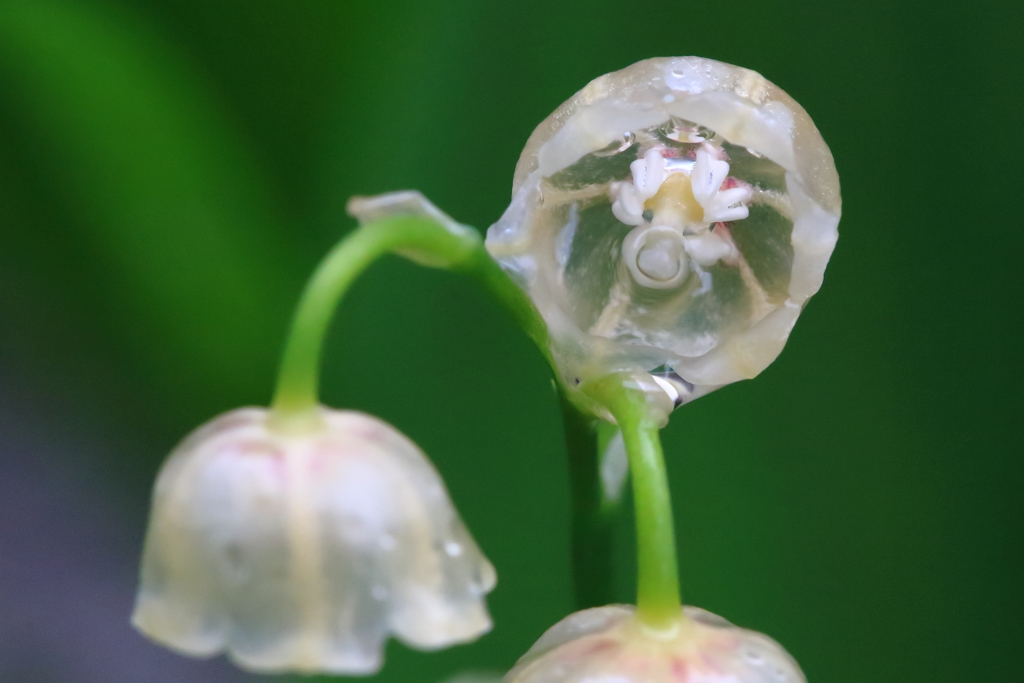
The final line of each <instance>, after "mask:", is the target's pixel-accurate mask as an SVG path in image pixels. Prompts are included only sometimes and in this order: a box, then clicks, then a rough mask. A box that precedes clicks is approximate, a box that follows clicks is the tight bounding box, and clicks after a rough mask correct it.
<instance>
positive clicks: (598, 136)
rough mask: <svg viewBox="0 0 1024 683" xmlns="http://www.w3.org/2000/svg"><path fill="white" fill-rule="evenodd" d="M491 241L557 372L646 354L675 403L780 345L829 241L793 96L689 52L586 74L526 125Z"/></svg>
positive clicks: (740, 371)
mask: <svg viewBox="0 0 1024 683" xmlns="http://www.w3.org/2000/svg"><path fill="white" fill-rule="evenodd" d="M512 193H513V194H512V203H511V205H510V206H509V208H508V210H507V211H506V212H505V214H504V215H503V216H502V217H501V220H499V221H498V222H497V223H496V224H494V225H493V226H491V228H490V230H488V232H487V248H488V250H489V251H490V252H491V254H492V255H493V256H494V257H495V258H496V259H497V260H498V261H499V262H500V263H501V265H502V266H503V267H504V268H505V270H506V271H508V272H509V273H510V274H511V275H512V277H513V278H514V279H515V280H516V281H517V282H518V283H519V285H520V286H521V287H522V288H523V289H524V290H525V291H526V292H527V293H528V294H529V295H530V297H531V299H532V300H533V301H534V303H535V305H536V306H537V308H538V309H539V311H540V313H541V315H542V316H543V317H544V319H545V321H546V322H547V324H548V326H549V328H550V331H551V335H552V338H553V349H552V350H553V353H554V356H555V362H556V364H557V365H558V369H559V372H560V374H561V376H562V380H563V383H564V384H565V385H566V386H568V387H572V386H575V385H576V384H579V383H580V382H583V381H585V380H587V379H590V378H594V377H598V376H601V375H604V374H608V373H610V372H632V371H644V372H651V373H654V374H655V375H656V376H660V377H661V378H662V379H664V380H666V381H670V382H671V383H672V384H673V390H672V391H671V392H669V393H670V394H673V393H674V394H676V395H677V396H676V402H677V403H684V402H686V401H688V400H692V399H693V398H696V397H698V396H701V395H703V394H705V393H707V392H709V391H711V390H713V389H715V388H717V387H720V386H722V385H725V384H729V383H731V382H735V381H737V380H740V379H746V378H750V377H754V376H755V375H757V374H758V373H759V372H761V371H762V370H763V369H764V368H765V367H767V366H768V364H769V363H771V362H772V361H773V360H774V359H775V358H776V356H778V354H779V353H780V351H781V350H782V347H783V345H784V344H785V342H786V339H787V338H788V336H789V333H790V330H791V329H792V327H793V324H794V323H795V322H796V319H797V316H798V315H799V314H800V311H801V310H802V308H803V306H804V304H805V303H806V302H807V300H808V298H809V297H810V296H811V295H813V294H814V293H815V292H817V291H818V288H819V287H820V286H821V282H822V277H823V274H824V271H825V266H826V264H827V263H828V260H829V256H830V255H831V254H832V249H833V247H834V246H835V243H836V238H837V230H836V228H837V225H838V222H839V214H840V198H839V178H838V176H837V175H836V170H835V166H834V163H833V161H832V155H831V153H830V152H829V149H828V146H827V145H826V144H825V142H824V141H823V140H822V138H821V135H820V134H819V133H818V130H817V129H816V128H815V126H814V123H813V122H812V121H811V119H810V117H809V116H808V115H807V113H806V112H805V111H804V110H803V109H802V108H801V107H800V105H799V104H797V103H796V102H794V101H793V99H792V98H791V97H789V96H788V95H787V94H786V93H784V92H783V91H782V90H780V89H779V88H778V87H776V86H775V85H773V84H771V83H769V82H768V81H767V80H765V79H764V78H763V77H761V76H760V75H759V74H756V73H754V72H753V71H749V70H747V69H742V68H739V67H736V66H731V65H729V64H723V63H721V62H716V61H714V60H710V59H702V58H699V57H677V58H664V59H649V60H646V61H643V62H639V63H637V64H634V65H633V66H630V67H628V68H626V69H623V70H622V71H617V72H615V73H611V74H607V75H605V76H601V77H600V78H597V79H596V80H594V81H593V82H591V83H590V84H589V85H587V87H585V88H584V89H583V90H581V91H580V92H578V93H577V94H576V95H575V96H574V97H572V98H571V99H570V100H568V101H567V102H566V103H565V104H563V105H562V106H561V107H559V108H558V109H557V110H556V111H555V112H554V113H553V114H551V116H549V117H548V118H547V119H546V120H545V121H544V122H543V123H541V124H540V125H539V126H538V127H537V129H536V130H535V131H534V132H533V135H532V136H531V137H530V139H529V141H528V142H527V143H526V148H525V149H524V150H523V153H522V156H521V157H520V158H519V164H518V166H517V167H516V174H515V180H514V183H513V186H512Z"/></svg>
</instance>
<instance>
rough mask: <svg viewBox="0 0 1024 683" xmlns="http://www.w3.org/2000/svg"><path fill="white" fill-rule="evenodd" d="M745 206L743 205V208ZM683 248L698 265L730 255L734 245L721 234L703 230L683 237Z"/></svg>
mask: <svg viewBox="0 0 1024 683" xmlns="http://www.w3.org/2000/svg"><path fill="white" fill-rule="evenodd" d="M745 209H746V207H744V210H745ZM683 248H684V249H686V253H687V254H689V255H690V258H691V259H693V262H694V263H696V264H697V265H699V266H705V267H707V266H712V265H714V264H716V263H718V261H719V260H720V259H724V258H728V257H730V256H732V254H733V251H734V250H735V247H733V246H732V244H731V243H730V242H729V241H728V240H726V239H724V238H723V237H722V236H721V235H718V234H715V233H713V232H705V233H703V234H700V235H692V236H689V237H684V238H683Z"/></svg>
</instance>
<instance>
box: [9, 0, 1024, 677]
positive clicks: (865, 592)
mask: <svg viewBox="0 0 1024 683" xmlns="http://www.w3.org/2000/svg"><path fill="white" fill-rule="evenodd" d="M1022 29H1024V16H1022V10H1021V8H1020V6H1019V5H1018V4H1016V3H1008V2H1007V3H995V2H992V3H986V2H980V3H968V2H966V1H964V2H960V3H952V2H950V3H927V2H899V3H894V2H882V1H877V0H876V1H868V2H847V3H823V2H815V1H812V0H793V1H790V2H771V1H769V2H746V1H738V2H733V3H720V4H714V5H708V4H696V3H680V2H660V1H652V2H647V3H643V4H630V3H622V2H609V1H607V0H588V1H583V0H572V1H566V2H555V1H554V0H547V1H545V2H539V1H533V2H518V3H487V2H474V1H472V0H449V1H445V2H434V3H416V2H386V3H385V2H378V3H373V2H345V1H342V0H330V1H328V0H306V1H304V2H296V3H285V2H269V1H258V0H249V1H247V2H239V1H237V0H236V1H234V2H232V1H229V0H148V1H143V0H136V1H132V2H130V1H127V0H125V1H124V2H117V3H115V2H99V1H96V0H74V1H70V0H69V1H68V2H59V1H57V0H0V518H2V521H0V680H2V681H20V682H27V683H35V682H39V683H43V682H50V681H76V682H78V681H81V682H85V683H92V682H93V681H96V682H99V681H104V682H110V681H117V682H120V681H136V680H146V681H154V682H159V681H163V680H168V681H170V680H189V681H241V680H255V678H254V677H249V676H247V675H245V674H241V673H239V672H237V671H235V670H234V669H232V668H231V667H230V666H228V665H227V664H225V663H224V662H223V661H222V660H213V661H209V662H192V661H189V660H185V659H182V658H178V657H176V656H174V655H172V654H169V653H166V652H164V651H163V650H161V649H159V648H157V647H155V646H153V645H150V644H149V643H147V642H146V641H145V640H144V639H143V638H142V637H141V636H139V635H137V634H136V633H135V632H134V631H132V630H131V629H130V627H128V625H127V618H128V613H129V611H130V607H131V599H132V594H133V591H134V575H135V571H136V565H137V561H138V554H139V550H140V548H141V540H142V534H143V529H144V524H145V518H146V514H147V505H148V496H149V489H150V486H151V482H152V480H153V477H154V475H155V473H156V471H157V468H158V467H159V465H160V462H161V460H162V458H163V457H164V456H165V454H166V453H167V452H168V451H169V450H170V448H171V447H172V446H173V445H174V444H175V442H176V441H177V440H178V439H179V438H180V437H181V436H183V435H184V434H185V433H186V432H187V431H189V430H190V429H192V428H193V427H194V426H196V425H198V424H199V423H201V422H203V421H205V420H207V419H208V418H210V417H211V416H213V415H214V414H216V413H219V412H221V411H224V410H227V409H230V408H232V407H235V406H239V405H243V404H261V403H263V404H265V403H266V402H267V401H268V400H269V396H270V391H271V383H272V379H273V374H274V371H275V369H276V362H277V355H278V353H279V351H280V347H281V344H282V341H283V333H284V330H285V327H286V325H287V322H288V317H289V313H290V309H291V306H292V304H293V303H294V302H295V300H296V298H297V296H298V294H299V291H300V289H301V286H302V283H303V281H304V279H305V277H306V276H307V274H308V272H309V271H310V269H311V268H312V267H313V266H314V264H315V263H316V261H317V260H318V259H319V257H320V256H321V255H322V254H323V253H324V252H325V250H326V249H327V248H328V247H329V246H330V245H331V244H333V243H334V242H335V241H336V240H337V239H338V238H339V236H341V235H342V234H344V233H345V232H346V231H348V230H350V229H351V226H352V223H351V221H350V220H349V219H347V218H346V217H345V215H344V204H345V200H346V199H347V198H348V197H349V196H350V195H353V194H371V193H378V192H383V191H388V190H395V189H403V188H417V189H419V190H421V191H423V192H424V193H425V194H426V195H427V196H428V197H430V198H431V199H432V200H433V201H434V202H435V203H437V204H438V205H439V206H440V207H442V208H443V209H444V210H445V211H447V212H448V213H450V214H451V215H452V216H454V217H455V218H456V219H458V220H460V221H463V222H466V223H470V224H473V225H476V226H479V227H480V228H481V229H484V228H486V227H487V226H488V225H489V224H490V223H491V222H493V221H494V220H496V219H497V217H498V216H499V215H500V213H501V212H502V211H503V209H504V208H505V206H506V204H507V202H508V199H509V196H510V188H511V179H512V171H513V168H514V166H515V162H516V159H517V158H518V155H519V152H520V150H521V148H522V146H523V144H525V142H526V138H527V137H528V135H529V134H530V132H531V130H532V129H533V127H534V126H535V125H536V124H537V123H539V122H540V121H541V120H542V119H543V118H544V117H545V116H547V114H548V113H549V112H551V111H552V110H553V109H554V108H555V107H557V106H558V105H559V104H560V103H561V102H562V101H563V100H565V99H566V98H568V97H569V96H570V95H572V94H573V93H574V92H575V91H576V90H578V89H579V88H581V87H582V86H583V85H585V84H586V83H587V82H588V81H589V80H590V79H592V78H594V77H596V76H598V75H600V74H602V73H605V72H608V71H612V70H616V69H619V68H622V67H624V66H626V65H628V64H631V63H633V62H635V61H638V60H640V59H644V58H647V57H652V56H667V55H689V54H694V55H702V56H705V57H712V58H715V59H720V60H723V61H726V62H731V63H734V64H739V65H743V66H746V67H749V68H752V69H755V70H757V71H760V72H761V73H763V74H764V75H765V76H766V77H768V78H769V79H770V80H772V81H774V82H775V83H777V84H778V85H780V86H781V87H783V88H784V89H785V90H787V91H788V92H789V93H790V94H791V95H792V96H793V97H794V98H796V99H797V101H799V102H800V103H801V104H802V105H803V106H804V107H805V108H806V109H807V111H808V112H809V113H810V114H811V116H812V117H813V118H814V120H815V122H816V123H817V125H818V127H819V129H820V130H821V132H822V134H823V136H824V138H825V140H826V141H827V142H828V143H829V145H830V146H831V148H832V151H833V154H834V155H835V159H836V164H837V166H838V169H839V173H840V178H841V180H842V186H843V199H844V215H843V220H842V223H841V224H840V235H841V238H840V240H839V244H838V247H837V249H836V252H835V254H834V256H833V258H832V262H831V265H830V267H829V270H828V272H827V275H826V278H825V286H824V288H823V289H822V291H821V293H820V294H819V295H818V296H817V297H816V298H815V299H814V301H813V302H812V303H811V304H810V306H809V307H808V309H807V310H806V312H805V314H804V316H803V317H802V318H801V321H800V323H799V324H798V325H797V327H796V330H795V331H794V334H793V336H792V338H791V341H790V343H789V345H788V347H787V349H786V350H785V352H784V353H783V354H782V356H781V357H780V358H779V360H778V361H777V362H776V363H775V364H774V365H773V366H772V367H770V368H769V369H768V370H767V371H765V372H764V373H763V374H762V376H761V377H759V378H758V379H757V380H755V381H752V382H745V383H741V384H738V385H734V386H731V387H728V388H726V389H723V390H721V391H719V392H717V393H715V394H712V395H710V396H708V397H706V398H703V399H701V400H700V401H698V402H696V403H694V404H692V405H690V406H687V407H686V408H684V409H683V410H681V411H679V412H677V413H676V414H675V416H673V419H672V423H671V425H670V426H669V427H668V428H667V429H666V430H665V433H664V438H665V450H666V454H667V457H668V460H669V469H670V475H671V478H672V485H673V493H674V497H675V504H676V515H677V523H678V532H679V536H680V547H681V563H682V571H683V590H684V594H685V598H686V601H687V602H688V603H690V604H696V605H699V606H702V607H705V608H707V609H710V610H712V611H714V612H716V613H718V614H721V615H723V616H725V617H726V618H728V619H730V620H732V621H734V622H735V623H738V624H740V625H743V626H747V627H751V628H755V629H758V630H761V631H764V632H766V633H769V634H770V635H772V636H773V637H775V638H776V639H778V640H779V641H780V642H782V643H783V644H784V645H785V646H786V648H787V649H788V650H789V651H790V652H791V653H792V654H793V655H794V656H795V657H796V658H797V659H798V661H799V662H800V663H801V665H802V667H803V668H804V670H805V672H806V674H807V676H808V679H809V680H810V681H811V682H812V683H814V682H821V683H823V682H825V681H830V682H832V683H844V682H850V683H853V682H860V681H867V680H870V681H880V682H881V681H885V682H890V681H891V682H901V683H909V682H911V681H915V682H916V681H920V682H928V683H947V682H948V683H953V682H960V683H962V682H963V681H972V680H991V681H1017V680H1024V657H1022V656H1021V653H1020V647H1021V645H1020V644H1021V642H1024V621H1022V618H1021V614H1022V609H1024V600H1022V592H1024V591H1022V587H1021V581H1022V579H1024V553H1022V520H1024V504H1022V501H1021V498H1022V495H1024V494H1022V491H1024V465H1022V455H1024V448H1022V440H1021V437H1020V434H1021V432H1020V427H1019V422H1020V419H1021V418H1020V414H1021V408H1022V407H1024V406H1022V401H1021V399H1020V388H1019V382H1020V379H1021V360H1020V358H1021V352H1020V350H1019V347H1020V336H1019V334H1020V331H1021V329H1022V325H1021V322H1022V320H1021V318H1022V299H1021V294H1022V291H1021V289H1022V288H1021V285H1020V283H1021V274H1020V270H1021V266H1020V263H1019V261H1020V259H1021V258H1022V254H1024V237H1022V226H1021V221H1020V220H1019V217H1018V215H1019V211H1020V208H1019V204H1020V202H1019V200H1018V195H1019V193H1020V188H1021V181H1022V178H1021V172H1020V167H1021V155H1022V154H1024V144H1022V142H1024V141H1022V124H1021V121H1022V109H1024V69H1022V64H1024V54H1022V50H1021V49H1020V43H1021V40H1020V35H1021V31H1022ZM325 373H326V374H325V380H324V395H325V399H326V402H328V403H329V404H331V405H334V406H339V407H341V406H343V407H354V408H358V409H362V410H365V411H369V412H372V413H375V414H377V415H380V416H381V417H383V418H384V419H386V420H388V421H390V422H391V423H393V424H395V425H396V426H397V427H399V428H400V429H401V430H403V431H404V432H405V433H406V434H408V435H409V436H410V437H412V438H413V439H414V440H415V441H417V442H418V443H419V444H420V445H422V446H423V447H424V449H425V450H426V451H427V453H429V454H430V455H431V456H432V458H433V459H434V461H435V462H436V464H437V466H438V468H439V469H440V470H441V472H442V474H443V475H444V477H445V479H446V481H447V483H448V485H449V488H450V490H451V493H452V496H453V498H454V500H455V502H456V504H457V505H458V507H459V509H460V511H461V512H462V514H463V517H464V518H465V520H466V522H467V523H468V525H469V526H470V528H471V530H472V531H473V533H474V535H475V537H476V539H477V540H478V542H479V543H480V544H481V546H482V547H483V549H484V550H485V552H486V553H487V554H488V555H489V556H490V558H491V560H492V561H493V562H494V563H495V565H496V566H497V569H498V573H499V583H498V588H497V589H496V591H495V592H494V593H493V595H492V596H491V598H490V606H491V608H492V613H493V616H494V618H495V622H496V627H495V629H494V631H493V632H492V633H491V634H489V635H487V636H485V637H484V638H483V639H481V640H480V641H479V642H478V643H476V644H474V645H471V646H465V647H458V648H454V649H451V650H447V651H444V652H441V653H435V654H423V653H418V652H412V651H409V650H407V649H406V648H404V647H403V646H400V645H397V644H394V643H392V644H391V645H390V646H389V649H388V661H387V664H386V666H385V668H384V670H383V672H382V673H381V674H380V675H379V676H378V677H377V680H380V681H382V682H383V681H388V682H391V681H395V682H397V681H423V682H424V683H434V682H435V681H441V680H444V679H445V678H446V677H448V676H449V675H452V674H453V673H455V672H457V671H461V670H466V669H477V670H480V669H490V670H498V671H504V670H506V669H507V668H508V667H509V666H511V664H512V663H513V662H514V661H515V659H516V658H517V657H518V656H519V655H520V654H522V653H523V652H524V651H525V650H526V649H527V648H528V647H529V645H530V644H531V643H532V642H533V641H534V640H535V639H536V638H537V637H538V636H539V635H540V634H541V633H542V632H543V631H544V629H546V628H547V627H548V626H550V625H552V624H553V623H554V622H555V621H557V620H558V619H560V618H561V617H563V616H565V615H566V614H567V613H568V612H569V611H571V610H572V598H571V589H570V578H569V565H568V521H569V520H568V480H567V468H566V463H565V455H564V449H563V446H562V442H561V438H562V433H561V425H560V422H559V419H558V411H557V405H556V402H555V398H554V396H553V395H552V392H551V388H550V384H549V381H548V375H547V370H546V368H545V366H544V364H543V361H542V360H541V358H540V356H539V354H538V353H537V352H536V351H535V350H534V349H533V348H532V347H531V345H530V343H529V342H528V341H527V339H526V338H525V337H524V336H523V335H522V334H521V333H520V332H519V331H518V330H517V329H516V328H515V327H514V325H513V324H512V322H511V320H510V319H509V317H508V316H507V315H505V313H504V312H503V311H502V310H500V309H499V308H498V307H497V306H496V305H495V304H494V303H493V302H492V301H490V300H489V299H488V298H487V297H486V296H485V295H484V294H483V293H482V292H481V291H479V290H478V289H476V288H475V287H474V286H473V285H472V284H471V283H469V282H468V281H464V280H461V279H459V278H458V277H456V276H453V275H449V274H446V273H440V272H434V271H428V270H425V269H421V268H417V267H415V266H413V265H410V264H408V263H405V262H401V261H399V260H397V259H391V260H386V261H384V262H382V263H380V264H378V265H377V266H375V267H374V269H373V270H372V271H371V272H370V273H369V274H368V275H367V276H366V277H365V278H364V279H363V280H361V281H360V282H359V283H358V285H357V286H356V288H355V289H354V291H353V292H352V295H351V296H350V297H349V298H348V299H347V300H346V301H345V303H344V305H343V308H342V310H341V311H340V315H339V319H338V323H337V325H336V326H335V329H334V332H333V334H332V338H331V340H330V342H329V346H328V357H327V364H326V370H325ZM620 526H621V528H620V529H619V530H618V532H619V533H618V535H617V542H618V548H619V558H618V564H619V570H620V575H621V581H620V586H619V591H620V593H621V599H622V600H624V601H627V600H630V598H631V592H632V577H631V561H630V559H629V558H630V552H631V542H632V541H631V536H630V533H629V524H628V520H624V521H623V523H622V524H621V525H620Z"/></svg>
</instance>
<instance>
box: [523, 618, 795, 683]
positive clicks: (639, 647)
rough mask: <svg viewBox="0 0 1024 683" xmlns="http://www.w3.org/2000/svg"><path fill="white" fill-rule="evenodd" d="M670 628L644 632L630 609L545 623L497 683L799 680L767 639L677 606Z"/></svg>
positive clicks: (751, 682)
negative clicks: (543, 630)
mask: <svg viewBox="0 0 1024 683" xmlns="http://www.w3.org/2000/svg"><path fill="white" fill-rule="evenodd" d="M683 613H684V615H685V616H684V615H680V619H679V621H678V622H677V623H676V626H675V628H674V629H671V630H670V631H667V632H662V631H657V632H654V631H651V630H649V629H648V628H647V627H645V626H644V625H643V624H641V623H640V621H638V620H637V619H636V618H635V617H634V608H633V607H631V606H627V605H610V606H607V607H597V608H594V609H588V610H583V611H582V612H576V613H575V614H571V615H569V616H568V617H566V618H565V619H563V620H562V621H560V622H558V623H557V624H555V625H554V626H552V627H551V628H550V629H548V631H547V632H546V633H545V634H544V635H543V636H541V638H540V640H538V641H537V643H536V644H535V645H534V646H533V647H532V648H531V649H530V651H529V652H527V653H526V654H525V655H523V657H522V658H521V659H520V660H519V662H518V663H517V664H516V666H515V668H514V669H512V671H510V672H509V673H508V675H507V676H505V683H680V682H681V681H688V682H689V683H806V679H805V678H804V675H803V673H802V672H801V671H800V667H799V666H797V663H796V662H795V661H794V660H793V658H792V657H790V656H789V654H787V653H786V651H785V650H783V649H782V647H781V646H780V645H779V644H778V643H776V642H775V641H774V640H772V639H771V638H769V637H768V636H765V635H762V634H760V633H756V632H754V631H748V630H746V629H742V628H737V627H736V626H733V625H732V624H730V623H729V622H728V621H726V620H725V619H722V618H721V617H718V616H715V615H714V614H711V613H710V612H706V611H704V610H702V609H699V608H697V607H684V608H683Z"/></svg>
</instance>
